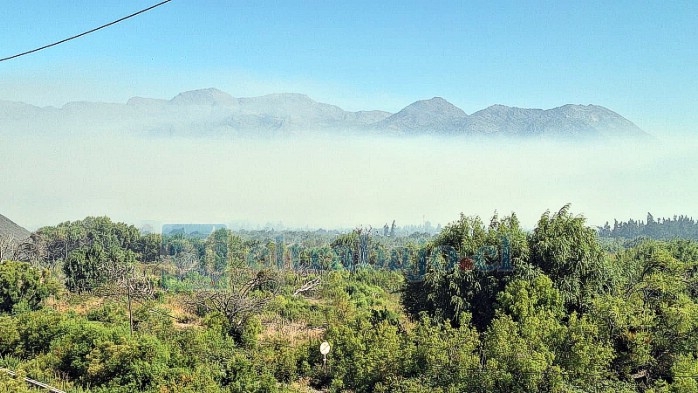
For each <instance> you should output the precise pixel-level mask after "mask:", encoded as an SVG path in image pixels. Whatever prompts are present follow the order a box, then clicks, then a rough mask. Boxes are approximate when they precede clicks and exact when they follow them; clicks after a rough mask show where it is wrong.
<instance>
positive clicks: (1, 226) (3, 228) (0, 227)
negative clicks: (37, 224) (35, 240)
mask: <svg viewBox="0 0 698 393" xmlns="http://www.w3.org/2000/svg"><path fill="white" fill-rule="evenodd" d="M0 235H2V236H10V237H11V238H13V239H14V240H24V239H26V238H28V237H29V235H31V232H29V231H28V230H26V229H24V228H22V227H21V226H19V225H17V224H15V223H14V222H13V221H12V220H10V219H9V218H7V217H5V216H3V215H2V214H0Z"/></svg>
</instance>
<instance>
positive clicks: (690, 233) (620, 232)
mask: <svg viewBox="0 0 698 393" xmlns="http://www.w3.org/2000/svg"><path fill="white" fill-rule="evenodd" d="M599 235H600V236H602V237H608V238H625V239H635V238H638V237H648V238H651V239H657V240H670V239H674V238H680V239H693V240H698V223H696V221H695V220H694V219H693V217H687V216H684V215H680V216H674V217H673V218H659V219H655V218H654V216H652V214H651V213H647V220H646V221H641V220H640V221H637V220H633V219H630V220H628V221H626V222H623V221H620V222H619V221H618V220H614V222H613V227H611V226H610V225H609V223H608V222H606V224H605V225H604V226H603V227H600V228H599Z"/></svg>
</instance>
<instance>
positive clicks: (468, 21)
mask: <svg viewBox="0 0 698 393" xmlns="http://www.w3.org/2000/svg"><path fill="white" fill-rule="evenodd" d="M155 2H156V1H154V0H148V1H146V0H129V1H112V0H105V1H100V2H95V1H87V0H76V1H70V2H65V1H55V0H54V1H45V0H41V1H36V0H21V1H20V0H5V1H4V2H3V11H2V13H0V57H4V56H9V55H12V54H15V53H17V52H21V51H24V50H27V49H31V48H34V47H37V46H41V45H44V44H46V43H49V42H52V41H55V40H58V39H61V38H65V37H67V36H70V35H73V34H76V33H79V32H82V31H85V30H88V29H90V28H93V27H96V26H98V25H100V24H103V23H105V22H108V21H111V20H113V19H116V18H118V17H121V16H125V15H127V14H129V13H131V12H134V11H137V10H139V9H141V8H145V7H146V6H149V5H151V4H154V3H155ZM696 21H698V2H695V1H686V2H680V1H673V2H660V1H656V2H644V1H643V2H637V1H613V2H608V1H599V2H592V1H582V2H579V1H575V2H561V1H541V2H534V1H531V2H521V1H514V2H500V1H497V2H495V1H482V2H465V1H453V2H446V1H442V2H433V1H405V0H403V1H379V2H376V1H351V2H328V1H303V2H295V1H284V2H269V1H259V0H257V1H193V0H174V1H173V2H171V3H169V4H167V5H165V6H163V7H160V8H157V9H155V10H153V11H151V12H149V13H146V14H143V15H140V16H139V17H136V18H134V19H131V20H128V21H125V22H123V23H121V24H119V25H116V26H113V27H111V28H109V29H106V30H102V31H99V32H96V33H94V34H92V35H89V36H86V37H83V38H81V39H78V40H75V41H72V42H69V43H66V44H64V45H60V46H57V47H54V48H50V49H47V50H45V51H42V52H39V53H35V54H32V55H28V56H25V57H23V58H19V59H16V60H12V61H7V62H2V63H0V99H6V100H19V101H25V102H29V103H32V104H37V105H62V104H63V103H65V102H67V101H74V100H100V101H115V102H123V101H125V100H127V99H128V98H129V97H131V96H147V97H156V98H170V97H171V96H173V95H175V94H177V93H178V92H181V91H185V90H190V89H195V88H204V87H217V88H220V89H222V90H224V91H227V92H229V93H231V94H232V95H234V96H253V95H261V94H267V93H274V92H300V93H306V94H308V95H310V96H311V97H313V98H315V99H316V100H318V101H323V102H329V103H333V104H337V105H339V106H341V107H343V108H344V109H347V110H360V109H383V110H388V111H397V110H399V109H401V108H402V107H404V106H406V105H408V104H410V103H411V102H413V101H415V100H418V99H424V98H431V97H433V96H442V97H444V98H446V99H448V100H449V101H451V102H453V103H454V104H456V105H457V106H459V107H461V108H463V109H464V110H465V111H466V112H468V113H472V112H473V111H475V110H478V109H482V108H484V107H486V106H489V105H492V104H504V105H511V106H520V107H537V108H551V107H555V106H559V105H563V104H566V103H579V104H588V103H594V104H599V105H604V106H607V107H609V108H611V109H613V110H615V111H617V112H619V113H621V114H622V115H624V116H626V117H628V118H630V119H631V120H633V121H635V122H636V123H637V124H638V125H640V126H641V127H643V128H644V129H646V130H648V131H650V132H654V133H662V132H665V131H684V132H690V131H692V130H693V124H695V123H696V121H698V114H697V113H696V111H695V108H696V107H697V106H698V27H697V26H698V23H696Z"/></svg>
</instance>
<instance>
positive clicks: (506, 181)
mask: <svg viewBox="0 0 698 393" xmlns="http://www.w3.org/2000/svg"><path fill="white" fill-rule="evenodd" d="M696 146H698V144H697V143H696V140H686V139H685V138H684V139H681V140H677V141H672V140H667V139H664V140H651V141H644V142H634V143H622V142H621V141H601V142H594V143H591V142H584V143H576V144H575V143H554V142H543V141H521V140H518V141H516V140H495V141H485V142H483V141H473V140H468V139H464V138H444V139H440V138H429V137H424V138H406V139H399V138H390V137H379V138H369V137H349V136H342V137H328V136H319V137H316V138H311V137H302V138H282V139H237V140H223V139H211V138H201V139H197V138H146V137H136V136H115V135H107V134H101V135H95V134H89V135H85V134H82V135H73V136H65V135H61V136H58V135H55V136H50V135H44V136H41V137H38V136H37V137H28V136H16V135H13V136H5V137H3V143H2V145H1V146H0V155H1V157H2V160H1V163H0V176H1V181H0V182H1V184H2V187H0V201H2V206H0V212H1V213H2V214H4V215H6V216H8V217H11V218H12V219H13V220H15V221H16V222H18V223H21V224H23V225H25V226H27V227H29V228H32V229H35V228H37V227H39V226H43V225H53V224H56V223H58V222H62V221H66V220H75V219H81V218H83V217H85V216H87V215H108V216H110V217H112V218H113V219H116V220H122V221H126V222H131V223H139V222H141V221H142V220H153V221H157V222H166V223H206V222H208V223H228V222H231V221H248V222H251V223H254V224H261V225H264V224H265V223H267V222H280V221H281V222H283V223H284V225H285V226H287V227H309V228H319V227H323V228H338V227H354V226H359V225H363V226H368V225H372V226H374V227H377V226H381V227H382V225H383V224H384V223H386V222H387V223H389V222H391V221H392V220H393V219H395V220H396V221H397V223H398V224H399V225H407V224H421V223H422V222H423V221H424V220H427V221H430V222H431V223H432V224H434V225H436V223H441V224H446V223H448V222H450V221H453V220H455V219H456V218H458V215H459V214H460V213H461V212H463V213H465V214H466V215H480V216H481V217H483V219H485V220H487V219H488V218H489V217H490V216H491V215H492V213H493V212H494V211H495V210H497V211H498V212H499V214H500V216H501V215H507V214H510V213H511V212H512V211H513V212H516V214H517V215H518V216H519V218H520V219H521V221H522V222H523V224H524V226H525V227H528V228H531V227H533V226H534V225H535V222H536V220H537V219H538V217H539V216H540V215H541V214H542V213H543V212H544V211H545V210H547V209H550V210H557V209H559V208H560V207H561V206H563V205H564V204H566V203H572V211H573V212H575V213H581V214H583V215H585V216H586V217H587V218H588V220H589V223H590V224H593V225H602V224H603V223H604V222H606V221H607V220H609V221H611V222H612V220H613V218H614V217H615V218H618V219H624V220H625V219H628V218H631V217H632V218H643V217H644V216H645V214H646V213H647V212H648V211H651V212H652V213H653V214H654V215H655V217H662V216H669V215H673V214H687V215H695V214H696V213H698V211H696V209H697V208H696V204H695V202H694V201H696V200H698V185H697V184H698V183H696V182H695V181H694V178H695V171H696V168H698V156H697V155H696V154H695V151H696Z"/></svg>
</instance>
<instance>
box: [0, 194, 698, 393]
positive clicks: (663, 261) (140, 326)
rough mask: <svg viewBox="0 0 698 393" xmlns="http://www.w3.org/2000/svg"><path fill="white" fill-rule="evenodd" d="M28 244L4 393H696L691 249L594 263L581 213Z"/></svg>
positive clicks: (10, 310)
mask: <svg viewBox="0 0 698 393" xmlns="http://www.w3.org/2000/svg"><path fill="white" fill-rule="evenodd" d="M391 232H393V233H391ZM33 239H34V244H33V247H32V248H31V249H32V250H33V255H30V256H28V258H27V259H28V261H29V262H17V261H2V262H1V263H0V367H4V368H7V369H11V370H14V371H16V372H17V373H18V377H11V376H9V375H5V374H0V392H4V391H8V392H9V391H13V392H14V391H18V392H22V391H31V390H30V389H29V388H28V387H27V386H26V385H25V384H24V383H22V382H21V380H20V379H19V378H20V377H21V376H29V377H31V378H34V379H37V380H41V381H43V382H46V383H49V384H51V385H54V386H56V387H59V388H61V389H63V390H66V391H69V392H81V393H85V392H197V393H198V392H308V391H330V392H339V391H349V392H430V393H434V392H436V393H438V392H586V391H589V392H698V243H696V242H693V241H691V240H680V239H674V240H671V241H660V240H637V241H634V242H629V243H614V244H612V245H609V244H607V243H601V242H600V241H599V238H598V236H597V234H596V232H595V230H594V229H591V228H588V227H587V226H585V221H584V219H583V217H581V216H575V215H573V214H572V213H570V212H569V207H568V206H565V207H563V208H562V209H561V210H560V211H558V212H555V213H550V212H546V213H544V214H543V215H542V216H541V218H540V220H539V221H538V223H537V225H536V227H535V229H534V230H533V231H531V232H526V231H524V230H523V229H521V227H520V224H519V221H518V219H517V217H516V215H514V214H512V215H511V216H508V217H504V218H500V217H498V216H496V215H495V217H492V219H491V220H490V221H489V222H488V223H487V224H485V223H484V222H483V221H482V220H481V219H480V218H478V217H467V216H461V217H460V218H459V219H458V220H457V221H455V222H453V223H452V224H450V225H448V226H446V227H444V228H443V230H441V231H440V232H439V234H437V235H435V236H432V235H428V234H421V235H415V236H396V235H395V234H394V231H390V230H388V229H387V228H384V230H383V231H382V234H381V233H378V232H376V231H373V230H370V229H357V230H355V231H353V232H350V233H346V234H335V233H329V232H273V231H256V232H235V233H234V232H231V231H228V230H224V229H221V230H218V231H215V232H213V233H212V234H211V235H210V236H208V237H187V236H185V235H183V234H175V235H172V236H164V237H160V236H159V235H143V234H141V233H139V232H138V231H137V230H136V229H135V228H134V227H132V226H128V225H126V224H122V223H113V222H112V221H111V220H109V219H108V218H105V217H100V218H86V219H85V220H82V221H76V222H72V223H63V224H60V225H58V226H55V227H46V228H41V229H40V230H39V231H37V233H36V234H35V235H34V237H33ZM323 341H327V342H329V343H330V345H331V351H330V353H329V354H328V355H327V361H326V363H325V362H324V361H323V356H322V355H321V354H320V352H319V345H320V343H321V342H323Z"/></svg>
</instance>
